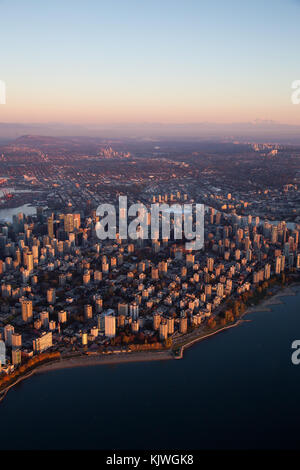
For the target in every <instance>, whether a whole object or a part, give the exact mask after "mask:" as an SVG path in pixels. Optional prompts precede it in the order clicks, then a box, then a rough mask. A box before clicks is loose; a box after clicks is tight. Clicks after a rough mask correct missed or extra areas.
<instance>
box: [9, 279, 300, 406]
mask: <svg viewBox="0 0 300 470" xmlns="http://www.w3.org/2000/svg"><path fill="white" fill-rule="evenodd" d="M295 287H297V288H298V291H296V292H295V290H293V288H295ZM299 292H300V284H299V283H295V282H294V283H292V284H291V285H289V286H286V287H283V288H282V289H280V290H279V291H278V292H277V293H276V294H274V295H271V296H270V297H269V298H267V299H264V300H262V302H261V303H258V304H257V305H255V306H251V307H248V308H247V309H246V310H245V312H244V313H243V314H242V315H241V316H240V318H239V319H238V320H237V321H235V322H234V323H232V324H230V325H225V326H223V327H222V328H218V329H217V330H215V331H212V332H210V333H207V334H205V335H203V336H199V337H195V338H192V339H191V340H190V341H188V342H187V343H186V344H183V345H182V346H179V348H180V354H179V355H178V356H175V355H174V352H173V350H172V349H167V350H164V351H140V352H137V351H135V352H132V353H122V354H118V355H115V354H107V355H95V356H76V357H70V358H62V359H60V360H56V361H54V362H52V363H48V364H42V365H41V366H40V367H36V368H35V369H34V370H32V371H30V372H28V373H27V374H25V375H24V376H22V377H19V378H18V379H17V380H16V381H15V382H13V383H12V384H10V385H8V386H7V388H5V389H3V390H2V391H0V404H1V402H2V401H3V400H4V398H5V397H6V395H7V393H8V392H9V390H10V389H11V388H12V387H14V386H15V385H17V384H18V383H20V382H22V381H23V380H25V379H27V378H29V377H31V376H32V375H34V374H37V373H38V374H41V373H45V372H49V371H53V370H54V371H55V370H61V369H69V368H76V367H86V366H95V365H101V364H105V365H108V364H124V363H130V362H148V361H165V360H170V359H175V360H178V359H183V356H184V350H185V349H187V348H189V347H191V346H192V345H193V344H195V343H197V342H200V341H202V340H205V339H207V338H209V337H210V336H214V335H216V334H218V333H221V332H222V331H225V330H228V329H230V328H235V327H237V326H239V325H240V324H241V323H242V322H243V321H244V320H243V317H245V316H246V315H248V314H250V313H258V312H272V308H271V307H272V306H274V305H282V304H284V302H283V301H281V300H280V297H289V296H295V295H297V294H298V293H299Z"/></svg>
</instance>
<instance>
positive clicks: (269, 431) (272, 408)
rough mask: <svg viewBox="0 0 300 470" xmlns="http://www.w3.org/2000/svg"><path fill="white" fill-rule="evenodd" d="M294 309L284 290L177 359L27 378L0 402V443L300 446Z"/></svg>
mask: <svg viewBox="0 0 300 470" xmlns="http://www.w3.org/2000/svg"><path fill="white" fill-rule="evenodd" d="M299 306H300V294H298V295H297V296H296V297H285V298H284V305H278V306H275V307H273V311H272V312H260V313H255V314H250V315H248V316H247V317H245V318H246V319H247V320H251V321H250V322H244V323H243V324H242V325H240V326H238V327H237V328H233V329H231V330H228V331H225V332H222V333H220V334H218V335H216V336H214V337H212V338H210V339H208V340H206V341H203V342H202V343H198V344H197V345H195V346H193V347H192V348H191V349H190V350H188V351H186V353H185V356H184V359H183V360H178V361H165V362H148V363H136V364H134V363H131V364H130V363H129V364H119V365H101V366H95V367H86V368H77V369H66V370H58V371H53V372H49V373H45V374H41V375H36V376H33V377H32V378H30V379H28V380H27V381H24V382H23V383H21V384H19V385H18V386H16V387H15V388H14V389H13V390H12V391H10V392H9V393H8V395H7V397H6V399H5V400H4V402H3V403H2V404H0V423H1V433H0V448H1V449H8V448H10V449H49V448H50V449H89V448H94V449H95V448H97V449H101V448H105V449H124V448H141V449H148V448H170V449H203V448H204V449H216V448H219V449H224V448H225V449H227V448H228V449H231V448H279V449H285V448H300V426H299V421H300V365H299V366H294V365H292V363H291V353H292V350H291V343H292V342H293V340H295V339H300V308H299Z"/></svg>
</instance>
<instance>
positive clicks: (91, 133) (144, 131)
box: [0, 120, 300, 144]
mask: <svg viewBox="0 0 300 470" xmlns="http://www.w3.org/2000/svg"><path fill="white" fill-rule="evenodd" d="M23 135H31V136H40V135H42V136H45V137H47V136H55V137H67V136H68V137H80V136H85V137H97V138H109V139H118V138H121V139H137V140H153V141H155V140H156V139H157V140H163V139H172V140H173V139H174V140H179V139H180V140H185V139H192V140H217V141H220V140H222V141H228V142H232V141H235V140H237V141H240V142H254V141H255V142H276V143H286V144H287V143H290V144H300V126H296V125H288V124H281V123H278V122H275V121H261V120H257V121H253V122H245V123H230V124H222V123H209V122H201V123H189V124H164V123H146V122H145V123H136V124H135V123H131V124H122V123H120V124H106V125H104V124H103V125H93V126H92V125H73V124H61V123H42V124H36V123H32V124H30V123H28V124H27V123H1V122H0V139H1V140H2V141H5V140H12V139H17V138H18V137H20V136H23Z"/></svg>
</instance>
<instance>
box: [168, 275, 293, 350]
mask: <svg viewBox="0 0 300 470" xmlns="http://www.w3.org/2000/svg"><path fill="white" fill-rule="evenodd" d="M295 287H297V288H298V292H300V284H299V283H296V282H294V283H292V284H290V285H289V286H286V287H283V288H282V289H280V290H279V291H278V292H277V293H276V294H274V295H271V296H270V297H269V298H267V299H263V300H262V301H261V302H260V303H258V304H257V305H255V306H251V307H248V308H247V309H246V310H245V312H244V313H242V314H241V316H240V317H239V318H238V320H236V321H235V322H234V323H232V324H230V325H226V326H223V327H222V328H218V329H217V330H215V331H212V332H211V333H207V334H206V335H203V336H199V337H196V338H193V339H191V341H188V342H187V343H186V344H183V345H182V346H180V347H179V348H180V354H179V355H178V356H175V357H174V359H182V358H183V353H184V350H185V349H187V348H189V347H190V346H192V345H193V344H195V343H197V342H198V341H199V342H200V341H202V340H204V339H206V338H209V337H210V336H214V335H216V334H218V333H221V332H222V331H225V330H228V329H230V328H235V327H236V326H239V325H240V324H241V323H242V322H243V321H245V320H243V318H244V317H245V316H246V315H248V314H250V313H260V312H272V308H270V307H272V306H275V305H283V304H284V302H282V301H281V300H280V297H290V296H295V295H297V293H298V292H295V291H294V290H292V288H295Z"/></svg>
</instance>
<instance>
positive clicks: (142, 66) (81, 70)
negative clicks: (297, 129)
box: [0, 0, 300, 125]
mask: <svg viewBox="0 0 300 470" xmlns="http://www.w3.org/2000/svg"><path fill="white" fill-rule="evenodd" d="M0 18H1V23H0V24H1V26H0V58H1V61H0V79H1V80H4V81H5V82H6V88H7V104H6V105H1V106H0V122H53V121H54V122H66V123H67V122H68V123H85V124H87V123H88V124H93V123H95V124H100V123H116V122H126V123H128V122H145V121H146V122H154V121H155V122H170V123H172V122H176V123H179V122H180V123H181V122H182V123H188V122H201V121H210V122H244V121H251V120H255V119H267V120H275V121H280V122H284V123H289V124H299V125H300V105H299V106H296V105H292V103H291V93H292V90H291V84H292V82H293V81H294V80H297V79H299V80H300V62H299V55H300V53H299V50H300V27H299V24H300V0H299V1H298V0H264V1H262V0H252V1H247V2H244V1H241V0H229V1H225V0H214V1H212V0H210V1H204V0H109V1H108V0H105V1H104V0H85V1H82V0H81V1H78V0H64V1H62V0H51V1H40V0H26V1H24V0H0Z"/></svg>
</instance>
